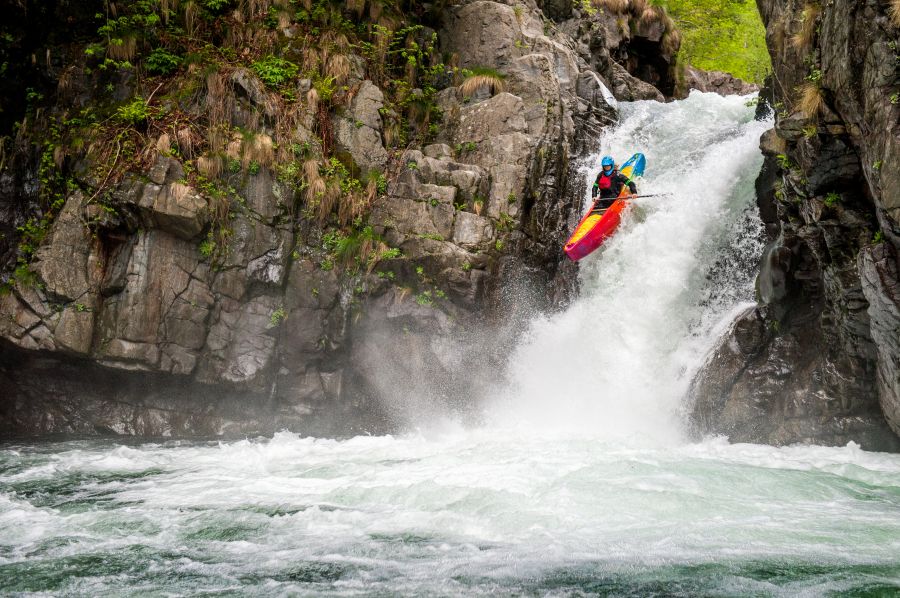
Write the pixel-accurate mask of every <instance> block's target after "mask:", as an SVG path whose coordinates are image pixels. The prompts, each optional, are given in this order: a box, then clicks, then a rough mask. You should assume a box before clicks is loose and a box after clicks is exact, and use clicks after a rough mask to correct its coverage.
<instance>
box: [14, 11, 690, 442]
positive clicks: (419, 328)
mask: <svg viewBox="0 0 900 598" xmlns="http://www.w3.org/2000/svg"><path fill="white" fill-rule="evenodd" d="M546 10H548V11H550V12H552V13H553V14H554V15H557V16H558V17H559V18H565V19H567V21H566V23H567V25H566V27H570V28H572V30H573V31H577V36H578V39H579V40H580V42H579V43H580V44H581V46H583V48H580V49H579V50H577V51H576V50H575V49H573V47H575V46H578V45H579V43H575V42H574V41H573V38H572V36H571V35H570V34H569V33H567V32H566V29H565V28H564V27H560V28H559V29H557V28H555V27H550V26H549V25H547V26H545V23H546V17H545V15H544V14H542V13H541V12H540V10H539V9H538V8H536V7H535V6H533V5H524V6H522V7H518V8H515V9H514V8H513V7H512V6H509V5H507V4H503V3H498V2H490V1H485V0H476V1H475V2H463V3H459V4H457V5H454V6H452V7H448V8H447V9H446V10H445V12H444V18H443V22H442V23H441V24H440V26H439V28H438V30H437V35H438V36H439V39H440V44H441V46H442V48H443V49H445V50H446V51H447V52H448V53H450V54H455V55H457V56H458V58H459V64H460V66H463V67H489V68H494V69H496V70H498V71H500V72H501V73H502V74H503V75H504V89H503V90H502V91H497V92H496V93H491V92H489V91H488V90H481V91H478V92H476V93H474V94H472V96H471V97H464V96H463V94H462V92H461V91H460V90H459V89H458V88H456V87H454V86H450V85H449V83H447V86H446V87H445V88H444V89H440V90H438V92H437V94H436V95H437V103H438V105H439V108H440V110H441V112H442V115H443V116H442V117H441V118H442V120H441V121H440V122H439V123H436V124H437V125H438V126H437V127H436V129H437V134H436V138H435V139H434V140H433V141H431V142H430V143H429V144H428V145H425V146H424V147H419V148H416V147H411V148H408V149H406V150H405V151H402V152H396V153H395V154H389V152H388V150H387V149H386V148H385V144H384V141H383V138H384V135H385V134H386V131H385V119H388V118H391V116H390V115H389V110H387V108H386V107H385V96H384V93H383V91H382V89H380V88H379V87H378V86H377V85H376V84H375V83H374V82H373V81H370V80H367V79H366V78H365V68H364V64H365V63H364V61H363V60H362V59H361V57H359V56H350V57H349V59H348V60H349V62H350V74H349V75H348V79H347V81H346V89H347V91H348V98H349V99H348V101H347V103H346V104H344V105H343V106H341V108H340V109H338V110H336V111H335V112H334V113H333V114H331V115H330V116H328V117H327V118H329V119H330V122H329V126H330V128H331V132H332V137H331V138H330V142H333V149H334V154H335V157H336V158H338V159H339V160H340V161H341V162H342V163H344V164H347V165H349V167H351V168H352V169H353V170H355V171H357V170H358V171H359V173H360V175H365V174H368V173H369V172H376V173H378V172H380V173H382V174H383V175H384V179H383V180H382V183H383V185H384V189H382V190H381V192H380V194H379V195H377V196H376V197H375V199H373V200H372V204H371V206H370V208H371V209H370V211H369V212H368V214H367V221H366V223H365V224H367V225H368V226H369V227H370V230H371V235H373V237H372V239H369V240H360V241H359V242H360V243H365V242H370V241H371V242H374V241H373V239H376V240H377V242H379V243H381V242H383V243H384V244H385V247H384V248H382V249H381V250H387V249H388V248H390V249H391V256H392V257H390V258H384V259H381V260H375V261H373V262H372V263H366V264H360V265H358V266H357V267H354V264H353V263H352V260H350V263H340V262H339V259H340V258H338V257H336V254H334V253H332V252H331V250H327V249H326V246H327V245H328V243H329V242H330V241H328V239H327V238H325V237H326V236H327V235H326V231H325V230H324V228H323V225H322V224H321V223H320V222H318V221H317V220H316V219H315V218H314V216H310V215H309V214H306V213H300V211H299V210H295V209H293V207H292V206H293V205H294V200H293V195H292V193H293V191H292V190H291V189H290V188H289V187H288V186H287V185H286V184H285V183H283V182H281V181H280V180H279V177H278V176H277V174H278V173H277V172H276V171H275V168H274V167H271V168H270V167H268V166H267V163H268V162H267V160H265V159H261V160H260V162H261V163H260V164H257V167H256V168H254V169H252V170H248V169H246V166H245V170H244V171H243V172H240V171H239V170H240V169H238V170H228V171H227V172H222V173H221V174H219V175H217V176H219V178H220V180H221V181H222V183H223V185H225V186H227V187H228V188H229V189H230V190H231V191H230V192H229V194H228V195H227V197H224V198H223V197H216V196H213V195H209V194H203V193H200V192H198V191H197V189H196V188H195V187H193V186H191V185H190V184H189V179H190V175H191V169H189V168H187V166H186V163H185V162H183V161H182V160H181V159H178V158H176V157H173V156H172V155H170V154H171V153H172V152H169V151H166V148H165V144H161V146H162V148H161V149H159V151H158V152H157V153H153V154H152V155H150V158H149V159H148V160H147V167H146V169H145V170H144V171H141V172H130V173H128V174H126V175H125V176H124V177H123V178H122V179H121V180H120V181H119V182H118V183H116V185H115V186H114V188H112V189H111V190H110V192H109V194H108V195H104V203H102V205H101V203H100V202H98V201H96V198H95V197H92V196H91V194H90V191H88V190H89V189H91V188H92V186H93V185H95V184H96V183H97V181H94V180H93V179H92V177H91V176H90V175H89V174H87V173H88V172H89V171H90V165H89V164H83V165H81V167H80V168H79V169H77V172H76V173H75V175H74V176H75V178H76V179H77V183H78V187H79V188H80V189H84V191H81V190H78V191H74V192H71V193H70V194H69V195H68V197H66V200H65V203H64V206H63V208H62V210H61V211H60V213H59V215H58V216H57V218H56V219H55V221H54V222H53V226H52V228H51V230H50V231H49V235H48V238H47V241H46V243H45V244H44V245H43V246H42V247H41V248H40V249H39V250H38V251H37V253H36V254H35V259H34V261H33V264H32V269H33V271H34V273H35V281H34V282H35V283H36V284H29V283H28V282H27V281H24V280H23V281H18V282H17V283H16V284H15V285H13V287H12V289H11V292H9V293H7V294H4V295H2V296H0V384H2V386H3V389H4V393H3V396H2V398H0V434H2V435H9V434H14V433H27V434H39V433H47V432H64V433H78V434H96V433H99V434H129V435H146V436H190V435H203V436H216V435H229V434H234V435H239V434H248V433H265V432H271V431H274V430H277V429H282V428H290V429H294V430H298V431H302V432H307V433H315V434H350V433H361V432H371V433H377V432H383V431H386V430H390V429H392V428H393V427H396V426H397V425H402V424H403V423H405V422H406V421H407V420H408V416H409V415H410V414H415V413H418V414H420V415H421V414H422V413H429V414H432V415H437V414H439V413H440V412H442V411H454V410H460V409H464V408H465V406H466V404H467V401H471V397H472V396H473V395H475V394H476V389H474V388H473V386H472V385H473V384H474V383H475V381H476V380H477V379H479V378H480V377H483V378H485V379H486V378H487V377H488V376H487V375H485V376H479V375H476V373H477V372H482V371H489V372H490V371H493V370H492V368H496V365H497V364H496V361H495V360H494V359H493V358H492V357H490V356H491V355H494V354H499V355H502V354H503V353H502V351H499V350H498V348H502V347H503V346H504V345H505V344H506V343H509V342H511V339H513V338H514V334H515V331H516V330H517V327H516V326H515V325H514V323H515V322H517V321H520V320H521V319H522V318H526V317H529V316H530V315H531V314H533V313H534V310H539V309H540V310H545V309H555V308H557V307H558V306H560V305H563V304H564V303H565V302H566V301H567V299H568V298H569V297H570V296H571V294H572V292H573V291H574V288H573V286H574V282H573V281H574V280H576V276H575V266H574V265H573V264H572V263H570V262H568V261H567V260H564V258H563V255H562V253H561V252H560V250H559V248H560V246H561V245H562V243H563V242H564V240H565V237H566V235H567V233H568V231H569V230H570V228H571V227H572V226H573V225H574V223H575V220H576V219H577V217H578V212H579V211H580V208H581V205H580V204H581V199H582V197H583V191H584V185H585V181H582V180H580V179H579V178H578V177H575V176H571V170H572V169H571V168H570V166H571V162H572V161H573V160H575V159H577V158H578V157H579V155H580V154H582V153H583V152H586V151H590V150H593V149H594V148H595V146H596V143H597V135H598V132H599V131H601V130H602V128H603V127H604V126H606V125H608V124H610V123H614V122H615V120H616V117H617V113H616V95H618V96H619V97H620V99H632V98H637V97H641V98H658V99H661V98H662V95H661V94H660V92H659V90H657V89H656V88H655V87H653V86H651V85H650V84H648V83H646V82H642V81H640V80H638V79H636V78H635V77H633V76H632V75H631V74H629V72H628V70H627V69H626V68H625V67H624V66H622V64H619V62H616V60H614V59H613V58H612V55H611V54H610V51H609V50H607V51H605V53H604V52H603V51H601V50H598V49H597V48H600V47H602V48H615V51H617V52H619V53H623V52H624V53H625V54H627V45H628V43H629V40H630V37H629V36H624V35H623V34H622V32H619V33H615V34H613V33H609V32H606V31H605V29H604V28H605V27H607V26H610V27H613V26H615V21H614V20H612V21H610V20H608V19H607V20H605V21H604V20H602V19H600V18H599V16H597V15H595V16H594V17H591V19H593V20H592V21H591V23H590V27H588V26H587V25H585V26H581V25H579V22H581V21H585V19H586V17H584V18H583V17H581V16H579V15H577V14H576V13H575V12H574V11H573V10H572V6H571V5H566V4H565V3H562V4H559V3H557V4H554V5H552V6H549V5H548V6H547V7H546ZM592 30H593V31H595V33H590V31H592ZM644 34H645V35H647V36H651V37H652V36H654V35H655V36H656V37H657V38H659V36H661V35H663V33H662V32H661V31H649V30H648V31H646V32H644ZM597 36H600V37H602V38H603V39H602V40H600V41H596V40H594V41H592V39H594V38H597ZM476 40H478V42H479V43H475V41H476ZM657 41H659V40H657ZM591 44H594V49H591ZM597 44H599V45H597ZM642 51H645V52H648V51H649V50H648V49H647V48H645V49H644V50H642ZM649 58H652V57H651V56H649V55H648V59H649ZM671 58H672V57H671V56H668V55H667V57H666V58H665V60H670V59H671ZM123 85H124V84H123ZM222 85H223V87H224V92H223V93H224V97H223V99H222V100H221V101H220V102H219V103H218V104H217V105H216V106H217V107H216V110H218V111H219V118H221V119H222V122H225V123H228V124H230V125H231V126H232V127H239V128H240V129H241V130H242V131H246V132H248V137H249V133H250V132H252V133H253V139H254V140H262V141H261V142H260V144H257V145H254V146H253V147H254V148H255V150H254V151H258V152H262V151H264V150H265V149H266V140H268V142H271V140H272V139H274V138H275V136H276V130H275V128H276V122H277V120H278V113H277V108H278V106H277V102H276V101H274V99H275V98H273V96H272V94H271V91H270V90H268V89H267V88H266V86H265V85H263V83H262V82H261V81H260V80H259V79H258V78H257V76H256V74H255V73H254V72H253V71H252V70H250V69H247V68H236V69H233V70H232V71H230V72H228V73H225V75H224V76H223V77H222ZM309 86H310V81H309V80H305V81H301V82H300V83H299V84H298V86H297V88H298V93H299V94H301V95H305V92H306V91H308V90H309V88H310V87H309ZM123 89H124V92H128V93H126V94H125V95H124V96H123V97H131V94H130V90H129V89H125V88H124V87H123ZM84 98H86V100H87V101H89V100H90V96H89V94H87V93H86V92H85V94H84ZM61 101H62V100H61ZM197 101H198V103H197V104H196V105H191V106H188V107H187V110H188V111H189V112H192V113H201V112H205V111H207V110H208V109H210V106H208V105H207V103H206V100H205V99H204V98H202V97H201V98H200V99H199V100H197ZM298 106H299V104H298ZM59 108H60V109H62V108H65V106H63V105H61V106H59ZM298 111H300V108H299V107H298ZM294 116H296V119H295V120H294V121H292V124H291V126H292V127H296V129H297V135H298V136H299V137H303V138H305V139H306V140H307V143H306V145H308V146H309V147H310V148H312V149H316V150H320V149H321V144H320V141H319V140H318V138H317V137H316V135H315V134H313V133H312V131H313V130H314V129H317V128H318V127H320V126H321V125H322V121H321V117H322V114H321V113H318V114H313V113H312V112H309V113H302V111H300V113H298V114H297V115H294ZM253 143H254V144H255V143H256V141H254V142H253ZM234 144H237V145H238V146H240V144H241V141H240V140H239V139H238V140H233V141H231V142H226V145H227V148H228V158H229V159H230V160H231V161H232V162H238V163H239V162H240V159H242V155H241V154H240V153H236V152H234V151H232V146H233V145H234ZM157 147H160V146H157ZM151 148H152V146H151ZM183 154H184V153H183ZM17 155H20V154H17ZM31 158H34V156H31ZM247 160H249V158H247ZM229 167H230V166H229ZM28 172H29V171H25V173H26V174H27V173H28ZM32 174H33V173H32ZM29 176H31V175H29ZM29 176H24V175H23V177H20V178H15V177H11V176H8V175H7V174H6V173H3V174H0V192H2V195H0V210H3V212H2V213H3V214H7V213H8V214H10V221H11V222H13V223H17V222H18V223H19V224H21V219H22V217H23V215H24V214H25V213H27V210H22V209H20V208H18V207H15V206H14V205H13V203H14V201H15V200H18V196H17V195H16V193H18V192H19V191H20V190H22V188H25V190H28V185H29V183H28V181H29V180H33V176H32V177H31V178H29ZM29 192H33V189H32V190H30V191H29ZM32 195H34V193H32ZM16 205H21V204H16ZM25 205H26V206H27V205H28V204H27V203H26V204H25ZM223 214H227V216H223ZM223 229H226V230H227V234H226V235H222V236H216V235H215V234H214V233H215V232H216V231H222V230H223ZM3 247H6V246H3ZM7 249H10V256H11V258H10V259H12V260H13V261H14V258H15V257H16V256H15V251H14V248H7ZM4 259H6V258H4ZM5 263H11V262H10V260H8V259H7V260H6V262H5ZM510 322H512V324H509V323H510ZM472 347H478V349H477V350H473V349H472ZM485 355H487V356H488V357H484V356H485ZM423 373H424V374H425V375H423Z"/></svg>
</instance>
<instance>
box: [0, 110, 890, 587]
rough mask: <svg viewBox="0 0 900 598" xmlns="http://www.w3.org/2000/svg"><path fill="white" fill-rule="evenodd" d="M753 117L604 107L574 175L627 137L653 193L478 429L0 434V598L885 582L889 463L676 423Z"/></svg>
mask: <svg viewBox="0 0 900 598" xmlns="http://www.w3.org/2000/svg"><path fill="white" fill-rule="evenodd" d="M768 126H770V123H766V122H757V121H755V120H753V108H752V107H749V106H747V105H746V98H738V97H728V98H722V97H719V96H716V95H714V94H700V93H692V95H691V96H690V98H688V99H687V100H684V101H680V102H672V103H668V104H660V103H656V102H636V103H631V104H624V105H623V106H622V107H621V123H620V125H619V126H618V127H617V128H616V129H615V130H613V131H610V132H609V134H608V135H606V136H605V137H604V139H603V141H602V147H601V148H600V151H599V152H598V154H597V155H596V156H594V157H593V158H592V159H591V160H590V161H588V163H586V164H584V165H583V172H584V174H585V175H586V176H589V175H590V174H591V173H593V172H596V168H597V166H598V165H599V160H600V156H601V155H603V154H606V153H610V154H612V155H614V156H615V157H616V159H617V160H619V161H624V160H625V159H626V158H627V157H628V156H629V155H631V154H632V153H634V152H635V151H643V152H644V153H645V154H646V155H647V161H648V166H647V172H646V177H645V179H644V180H642V181H641V182H640V191H641V193H648V194H649V193H669V194H671V195H670V196H668V197H664V198H647V199H642V200H637V201H636V202H635V205H634V206H633V207H632V209H630V211H629V212H628V213H627V216H626V218H625V220H624V221H623V224H622V226H621V227H620V229H619V231H618V232H617V233H616V235H615V236H614V237H613V238H612V239H611V240H610V242H609V243H607V244H606V245H605V246H604V247H603V248H602V249H601V250H600V251H598V252H596V253H595V254H593V255H591V256H589V257H588V258H586V259H585V260H583V261H582V262H581V265H582V267H581V270H580V281H579V283H580V289H581V291H580V295H579V298H578V299H577V300H575V301H574V302H573V303H572V304H571V305H570V306H568V307H567V308H566V309H565V310H563V311H562V312H560V313H557V314H553V315H549V316H540V317H536V318H535V319H534V320H533V321H532V322H531V323H530V325H529V327H528V329H527V331H526V332H525V333H524V336H523V338H522V339H521V340H520V342H519V343H518V345H517V347H516V349H515V350H514V351H512V352H511V354H510V356H509V362H508V364H507V366H506V369H505V371H503V372H500V373H498V374H497V379H496V380H492V381H485V385H486V386H487V387H488V388H489V389H490V390H489V391H487V392H486V393H485V397H482V398H481V400H480V401H479V404H480V405H481V409H482V411H483V414H482V417H479V418H477V419H478V421H479V422H481V423H480V424H479V425H477V426H472V425H468V426H465V425H462V424H460V423H455V422H453V421H449V422H448V421H444V422H443V423H442V424H441V425H433V424H434V421H433V420H435V419H437V418H430V420H429V421H426V418H423V420H422V421H421V422H420V423H421V425H419V426H418V427H416V426H414V428H413V429H411V430H410V431H409V432H408V433H406V434H402V435H397V436H360V437H355V438H348V439H321V438H309V437H301V436H299V435H296V434H293V433H289V432H281V433H279V434H276V435H275V436H274V437H273V438H260V439H247V440H242V441H234V442H200V441H191V442H188V441H175V440H173V441H169V442H157V443H147V442H137V441H133V442H123V441H121V440H68V441H46V442H34V443H28V444H22V443H18V444H13V443H6V444H3V445H0V593H4V594H17V593H29V592H35V593H39V594H45V595H61V594H65V595H85V596H98V595H151V596H163V595H165V596H179V595H202V594H214V595H233V596H244V595H266V596H322V595H334V596H368V595H377V596H394V595H406V596H461V595H465V596H472V595H485V594H493V595H520V596H521V595H525V596H585V595H614V596H649V595H659V596H673V595H674V596H679V595H680V596H747V595H753V596H823V595H841V596H846V595H852V596H881V595H896V594H897V593H900V456H898V455H891V454H883V453H872V452H865V451H862V450H861V449H860V448H859V447H858V446H856V445H853V444H850V445H848V446H845V447H819V446H792V447H781V448H776V447H768V446H760V445H749V444H730V443H729V442H728V441H727V439H725V438H696V437H694V436H693V435H692V434H691V430H690V425H689V421H688V419H687V417H686V413H687V411H688V410H689V406H690V405H689V401H690V396H689V395H690V393H689V388H690V382H691V379H692V377H693V375H694V373H696V371H697V370H698V369H699V368H700V367H701V366H702V365H703V363H704V361H705V360H706V359H707V357H708V355H709V353H710V351H711V349H712V348H713V347H714V346H715V343H716V341H717V339H718V338H719V337H720V336H721V334H722V332H723V331H724V330H726V329H727V328H728V326H729V323H730V322H731V321H732V320H733V318H734V316H735V314H737V313H739V312H740V311H741V310H743V309H745V308H746V307H747V306H748V305H752V302H753V299H754V290H753V272H752V269H753V265H754V264H755V262H756V260H757V259H758V257H759V255H760V252H761V250H762V244H761V234H760V233H761V225H760V222H759V219H758V217H757V216H756V215H755V210H754V209H753V202H754V198H753V180H754V178H755V175H756V173H758V171H759V166H760V164H761V160H762V158H761V156H760V153H759V150H758V140H759V135H760V134H761V133H762V132H763V131H764V130H765V129H766V128H767V127H768ZM588 202H589V197H587V196H586V197H585V207H586V206H587V204H588ZM401 391H402V389H398V392H401ZM427 424H428V425H427Z"/></svg>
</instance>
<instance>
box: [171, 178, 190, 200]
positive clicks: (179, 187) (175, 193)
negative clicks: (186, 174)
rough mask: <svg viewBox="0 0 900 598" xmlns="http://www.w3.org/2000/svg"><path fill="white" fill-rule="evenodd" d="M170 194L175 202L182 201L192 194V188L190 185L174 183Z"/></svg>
mask: <svg viewBox="0 0 900 598" xmlns="http://www.w3.org/2000/svg"><path fill="white" fill-rule="evenodd" d="M169 194H170V195H171V196H172V199H174V200H175V201H181V200H182V199H184V198H185V197H187V196H188V195H190V194H191V187H190V185H185V184H184V183H177V182H176V183H172V184H171V185H169Z"/></svg>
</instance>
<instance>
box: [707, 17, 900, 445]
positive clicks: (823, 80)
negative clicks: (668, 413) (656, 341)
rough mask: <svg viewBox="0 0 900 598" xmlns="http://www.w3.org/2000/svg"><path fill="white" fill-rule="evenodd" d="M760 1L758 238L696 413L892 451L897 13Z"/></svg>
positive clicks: (768, 432)
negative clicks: (748, 280) (763, 234)
mask: <svg viewBox="0 0 900 598" xmlns="http://www.w3.org/2000/svg"><path fill="white" fill-rule="evenodd" d="M758 4H759V8H760V12H761V14H762V16H763V20H764V22H765V24H766V28H767V44H768V46H769V50H770V53H771V55H772V62H773V67H774V73H773V76H772V79H771V84H770V89H769V90H768V92H767V93H768V94H769V97H771V98H772V102H771V104H772V107H773V109H774V111H775V128H774V130H772V131H769V132H768V133H767V134H766V135H764V137H763V139H762V141H761V147H762V149H763V152H764V153H765V155H766V161H765V165H764V167H763V171H762V173H761V175H760V178H759V180H758V181H757V188H758V191H759V206H760V211H761V214H762V216H763V220H764V221H765V223H766V227H767V233H768V236H769V241H770V243H769V246H768V248H767V249H766V251H765V253H764V257H763V263H762V267H761V272H760V275H759V278H758V295H759V307H758V308H756V309H753V310H750V311H749V312H748V313H746V314H745V315H744V316H743V317H741V318H740V319H739V320H738V321H737V322H736V324H735V325H734V328H733V331H732V333H731V334H730V336H729V337H728V338H726V339H725V340H724V341H723V343H722V345H721V346H720V347H719V348H718V350H717V351H716V352H715V354H714V355H713V356H712V358H711V360H710V363H709V365H708V366H707V368H706V369H705V371H704V372H702V373H701V375H700V377H699V378H698V379H697V381H696V382H695V387H694V397H695V405H694V412H693V416H694V420H695V421H696V422H697V424H698V428H699V430H701V431H703V432H711V431H712V432H719V433H724V434H727V435H728V436H730V437H731V438H732V439H733V440H737V441H754V442H768V443H775V444H785V443H792V442H803V441H810V442H817V443H829V444H844V443H846V442H848V441H851V440H853V441H856V442H860V443H861V444H862V445H863V446H865V447H869V448H880V449H893V450H896V449H897V448H898V447H900V443H898V439H897V436H896V435H897V434H900V394H898V393H900V294H898V288H900V286H898V284H900V283H898V267H897V264H898V252H897V249H898V247H900V236H898V233H900V180H898V177H900V102H898V99H897V98H898V89H900V87H898V83H900V80H898V71H897V65H898V56H900V55H898V50H897V45H898V43H900V13H898V12H897V10H896V6H894V8H893V9H891V10H893V12H891V10H889V9H888V4H887V3H877V2H864V1H857V0H846V1H839V2H829V3H818V2H807V3H805V4H803V3H799V2H796V1H794V0H758ZM764 95H765V94H764ZM891 430H892V431H893V433H892V432H891Z"/></svg>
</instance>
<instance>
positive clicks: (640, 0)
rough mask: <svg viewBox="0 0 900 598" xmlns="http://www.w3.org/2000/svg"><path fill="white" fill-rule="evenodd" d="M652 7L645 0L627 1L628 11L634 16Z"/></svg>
mask: <svg viewBox="0 0 900 598" xmlns="http://www.w3.org/2000/svg"><path fill="white" fill-rule="evenodd" d="M652 8H654V7H653V6H650V3H649V2H647V0H630V2H629V3H628V12H630V13H631V14H632V15H634V16H636V17H641V16H643V14H644V13H645V12H647V10H649V9H652Z"/></svg>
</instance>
